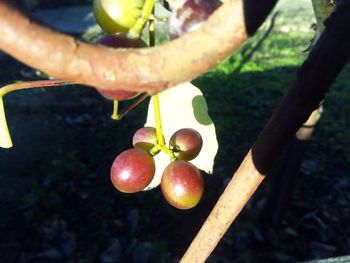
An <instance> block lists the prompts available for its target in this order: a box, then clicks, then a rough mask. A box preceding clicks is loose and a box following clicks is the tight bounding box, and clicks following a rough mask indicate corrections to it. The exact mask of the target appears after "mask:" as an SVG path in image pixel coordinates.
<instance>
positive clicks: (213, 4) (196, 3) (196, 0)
mask: <svg viewBox="0 0 350 263" xmlns="http://www.w3.org/2000/svg"><path fill="white" fill-rule="evenodd" d="M221 4H222V3H221V2H220V1H219V0H183V1H179V3H177V4H176V5H175V7H174V9H173V11H172V13H171V15H170V17H169V20H168V26H169V36H170V38H171V39H175V38H178V37H180V36H182V35H183V34H185V33H186V32H190V31H193V30H195V29H197V28H199V27H200V26H201V25H202V23H203V22H205V21H206V20H207V19H208V17H209V16H210V15H211V14H212V13H213V12H214V11H215V10H216V9H217V8H218V7H219V6H220V5H221Z"/></svg>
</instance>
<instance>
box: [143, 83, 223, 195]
mask: <svg viewBox="0 0 350 263" xmlns="http://www.w3.org/2000/svg"><path fill="white" fill-rule="evenodd" d="M159 102H160V110H161V119H162V127H163V134H164V137H165V141H166V143H169V139H170V138H171V136H172V135H173V134H174V133H175V132H176V131H177V130H179V129H182V128H193V129H195V130H197V131H198V132H199V133H200V134H201V136H202V138H203V147H202V150H201V152H200V153H199V155H198V156H197V157H196V158H195V159H194V160H192V161H190V162H191V163H193V164H194V165H195V166H196V167H197V168H199V169H201V170H203V171H205V172H207V173H209V174H211V173H212V171H213V166H214V159H215V156H216V153H217V150H218V142H217V139H216V132H215V125H214V123H213V121H212V119H211V118H210V117H209V115H208V106H207V103H206V100H205V98H204V96H203V94H202V92H201V91H200V89H198V88H197V87H196V86H194V85H193V84H191V83H189V82H187V83H183V84H180V85H178V86H176V87H173V88H171V89H168V90H166V91H164V92H162V93H160V94H159ZM145 126H152V127H155V122H154V109H153V99H151V100H150V103H149V106H148V114H147V121H146V123H145ZM158 155H160V154H158ZM158 155H156V156H155V162H156V176H155V178H154V179H153V181H152V182H151V184H150V185H149V186H148V187H146V189H145V190H149V189H152V188H154V187H156V186H158V185H159V184H160V180H161V174H162V173H163V170H164V168H165V167H166V166H167V165H168V164H169V161H170V160H169V157H168V156H165V157H164V155H165V154H164V153H162V155H161V157H160V156H159V157H157V156H158Z"/></svg>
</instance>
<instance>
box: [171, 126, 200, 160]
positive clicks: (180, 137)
mask: <svg viewBox="0 0 350 263" xmlns="http://www.w3.org/2000/svg"><path fill="white" fill-rule="evenodd" d="M202 145H203V140H202V136H201V135H200V134H199V132H197V131H196V130H194V129H191V128H184V129H180V130H178V131H177V132H175V133H174V134H173V136H171V138H170V142H169V147H170V149H171V150H173V151H174V154H175V156H176V157H177V158H178V159H180V160H186V161H190V160H192V159H194V158H196V157H197V155H198V154H199V152H200V151H201V149H202Z"/></svg>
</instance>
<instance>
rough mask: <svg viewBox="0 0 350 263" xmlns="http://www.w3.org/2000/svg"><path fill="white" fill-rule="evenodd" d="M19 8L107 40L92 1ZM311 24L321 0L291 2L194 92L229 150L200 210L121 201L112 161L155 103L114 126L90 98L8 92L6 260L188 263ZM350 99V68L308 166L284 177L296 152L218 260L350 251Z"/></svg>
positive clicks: (0, 253) (12, 72) (334, 93)
mask: <svg viewBox="0 0 350 263" xmlns="http://www.w3.org/2000/svg"><path fill="white" fill-rule="evenodd" d="M18 2H19V4H20V5H21V6H22V7H23V8H25V9H26V10H28V12H31V13H32V14H33V15H34V16H35V17H37V18H38V19H40V20H42V21H44V22H47V23H49V24H50V25H51V26H52V27H55V28H57V29H59V30H61V31H65V32H67V33H69V34H72V35H75V36H77V37H79V38H81V39H84V40H85V41H93V40H94V39H96V36H97V35H98V34H100V31H99V29H98V27H97V26H96V25H95V22H94V20H93V15H92V14H91V2H92V1H83V0H76V1H73V0H64V1H63V0H60V1H40V0H22V1H19V0H18ZM314 23H315V18H314V16H313V11H312V7H311V2H310V1H307V0H295V1H293V2H292V3H291V2H290V1H287V0H280V3H279V4H278V5H277V7H276V8H275V9H274V11H273V13H272V14H271V16H270V17H269V18H268V19H267V21H266V22H265V24H264V25H263V26H262V27H261V29H260V30H259V32H258V33H257V34H256V35H255V36H254V37H253V38H252V39H250V40H249V41H248V43H247V44H246V45H245V46H244V47H242V48H241V49H240V50H239V51H238V52H237V53H236V54H234V55H233V56H231V57H229V58H227V59H226V60H225V61H224V62H222V63H221V64H220V65H219V66H217V67H216V68H215V69H213V70H211V71H209V72H208V73H206V74H204V75H203V76H201V77H199V78H198V79H196V80H194V81H193V83H194V84H195V85H197V86H198V87H199V88H201V90H202V91H203V93H204V95H205V97H206V99H207V103H208V108H209V114H210V116H211V117H212V118H213V120H214V123H215V125H216V129H217V135H218V141H219V147H220V148H219V152H218V155H217V157H216V162H215V169H214V173H213V175H205V187H206V189H205V192H204V196H203V198H202V201H201V202H200V204H199V205H198V206H197V207H196V208H194V209H191V210H189V211H180V210H177V209H175V208H173V207H171V206H170V205H168V204H167V203H166V201H165V200H164V198H163V197H162V194H161V191H160V189H159V188H158V189H155V190H152V191H148V192H142V193H137V194H122V193H119V192H118V191H116V190H115V189H114V188H113V186H112V184H111V182H110V179H109V169H110V166H111V163H112V162H113V160H114V158H115V157H116V156H117V155H118V154H119V153H120V152H121V151H123V150H125V149H128V148H130V147H131V146H132V142H131V140H132V136H133V134H134V132H135V131H136V130H137V129H138V128H140V127H141V126H143V124H144V122H145V118H146V110H147V102H144V103H143V104H141V105H140V106H139V107H138V108H136V109H135V110H134V111H132V112H131V113H130V114H128V115H127V117H126V118H125V119H123V120H122V121H120V122H116V121H113V120H112V119H111V118H110V115H111V111H112V106H113V105H112V102H111V101H108V100H106V99H104V98H103V97H102V96H101V95H100V94H99V93H98V92H97V91H95V90H94V89H92V88H88V87H83V86H78V85H73V86H67V87H55V88H47V89H35V90H26V91H17V92H13V93H11V94H9V95H7V96H6V97H5V99H4V103H5V110H6V114H7V121H8V125H9V128H10V131H11V134H12V137H13V142H14V147H13V148H12V149H9V150H6V149H0V233H1V235H0V262H80V263H83V262H84V263H85V262H102V263H111V262H135V263H136V262H137V263H142V262H178V261H179V259H180V258H181V256H182V254H183V253H184V252H185V250H186V248H187V247H188V245H189V244H190V242H191V240H192V239H193V237H194V236H195V234H196V233H197V231H198V230H199V228H200V226H201V224H202V223H203V222H204V220H205V219H206V217H207V215H208V214H209V212H210V210H211V209H212V207H213V205H214V204H215V202H216V200H217V198H218V197H219V196H220V194H221V193H222V191H223V190H224V188H225V185H226V184H227V182H228V181H229V179H230V178H231V176H232V174H233V172H234V171H235V170H236V169H237V168H238V166H239V164H240V162H241V161H242V159H243V157H244V155H245V154H246V152H247V151H248V149H249V148H250V147H251V145H252V144H253V142H254V141H255V139H256V137H257V136H258V134H259V132H260V131H261V129H262V128H263V126H264V124H265V123H266V121H267V120H268V118H269V116H270V115H271V113H272V112H273V109H274V108H275V107H276V106H277V104H278V102H279V101H280V99H281V97H282V96H283V94H284V93H285V91H286V90H287V89H288V87H289V86H290V84H291V82H292V80H293V79H294V77H295V74H296V71H297V69H298V67H299V66H300V65H301V63H302V62H303V60H304V59H305V57H306V56H307V51H306V50H307V49H308V47H309V45H310V42H311V40H312V38H313V36H314V29H313V26H312V25H313V24H314ZM19 41H20V40H19ZM0 65H1V71H0V83H1V85H6V84H9V83H13V82H15V81H20V80H21V81H29V80H36V79H42V78H44V77H45V75H44V74H43V73H40V72H37V71H36V70H35V69H32V68H29V67H27V66H26V65H23V64H21V63H20V62H18V61H16V60H14V59H13V58H11V57H10V56H8V55H6V54H4V53H1V52H0ZM349 91H350V68H349V66H346V67H345V69H344V70H343V72H342V73H341V75H340V76H339V77H338V79H337V81H336V82H335V83H334V84H333V86H332V88H331V90H330V92H329V94H328V97H327V98H326V100H325V102H324V109H323V113H322V117H321V119H320V121H319V123H318V126H317V128H316V131H315V134H314V136H313V137H312V138H311V140H310V141H309V142H308V143H307V145H305V147H307V148H306V152H305V154H303V156H302V157H303V158H301V166H300V169H297V171H296V172H294V173H293V174H292V175H286V174H287V172H286V167H288V166H287V164H288V159H289V158H290V155H291V154H290V151H289V150H288V149H286V151H285V153H284V155H283V156H282V157H281V158H280V160H279V162H278V163H276V165H275V168H274V169H273V170H271V174H270V176H269V177H268V178H267V179H266V181H265V182H264V183H263V184H262V186H261V187H260V188H259V190H258V192H257V193H256V194H255V195H254V197H253V198H252V200H251V201H250V202H249V203H248V205H247V206H246V208H245V209H244V210H243V212H242V213H241V215H240V216H239V217H238V219H237V220H236V221H235V222H234V224H233V225H232V226H231V228H230V229H229V231H228V232H227V233H226V235H225V236H224V238H223V239H222V240H221V242H220V244H219V245H218V247H217V248H216V249H215V251H214V252H213V254H212V256H211V257H210V258H209V259H208V262H223V263H228V262H235V263H236V262H301V261H308V260H315V259H323V258H335V257H339V256H346V255H349V254H350V224H349V221H350V195H349V190H350V178H349V168H350V139H349V133H350V96H349ZM126 105H127V103H126ZM164 125H166V120H164ZM204 139H205V138H204ZM291 147H292V146H290V147H289V149H290V148H291ZM287 171H288V169H287ZM281 178H282V179H281ZM278 189H279V190H278ZM281 189H282V191H280V190H281ZM281 192H282V193H281ZM343 259H344V258H343ZM348 259H349V257H348ZM345 260H346V259H345ZM334 262H337V261H334ZM339 262H340V261H339ZM344 262H350V259H349V261H344Z"/></svg>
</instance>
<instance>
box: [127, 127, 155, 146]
mask: <svg viewBox="0 0 350 263" xmlns="http://www.w3.org/2000/svg"><path fill="white" fill-rule="evenodd" d="M157 143H158V139H157V132H156V129H155V128H154V127H142V128H140V129H138V130H137V131H136V132H135V134H134V136H133V138H132V144H133V146H134V147H135V148H138V149H142V150H145V151H147V152H148V151H149V150H151V149H152V148H153V147H154V146H155V145H156V144H157Z"/></svg>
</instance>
